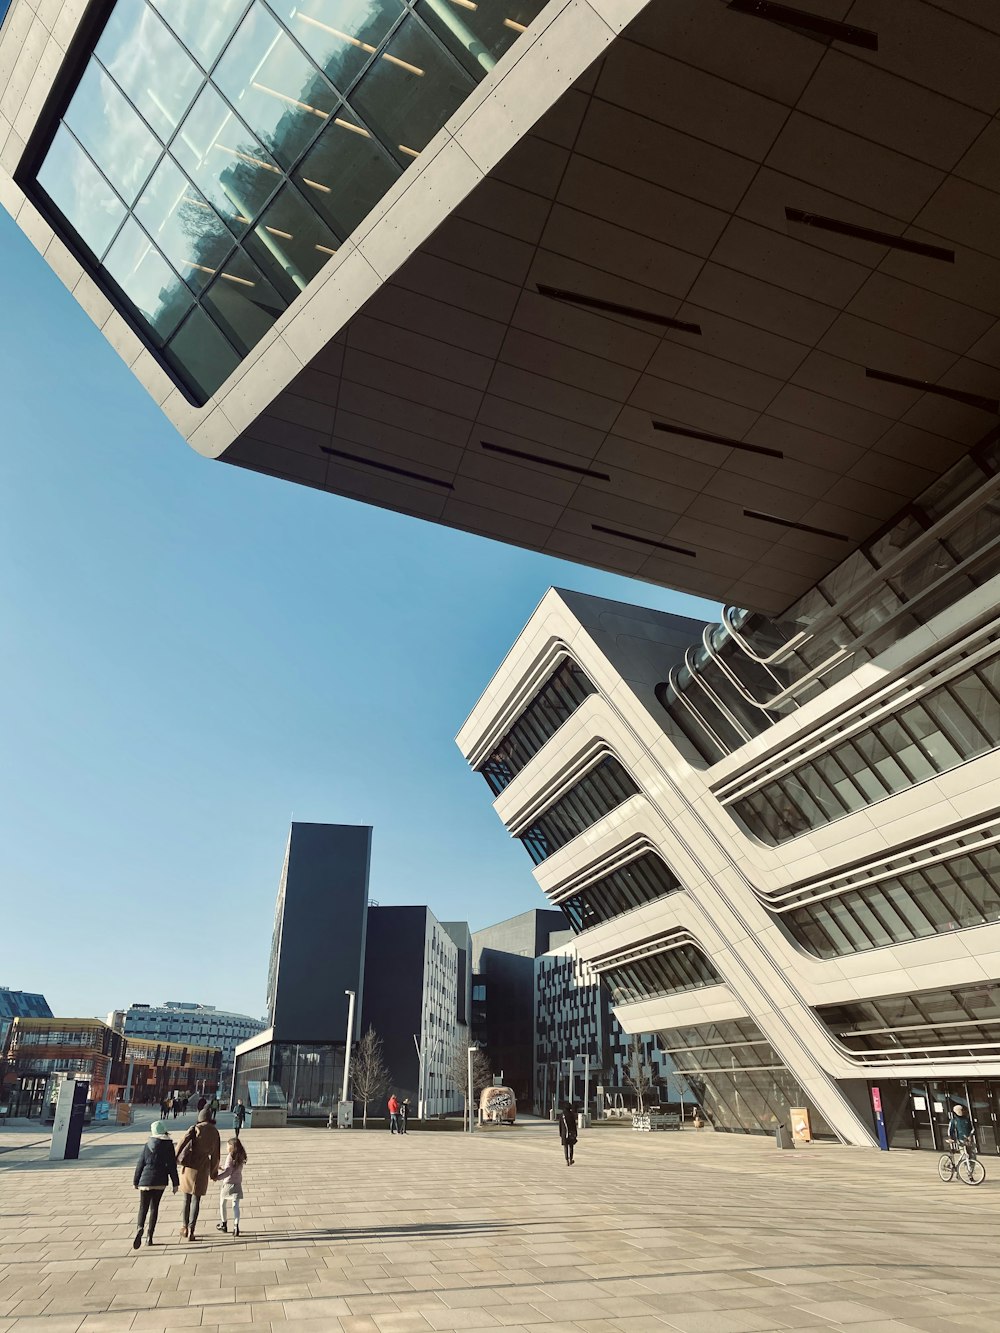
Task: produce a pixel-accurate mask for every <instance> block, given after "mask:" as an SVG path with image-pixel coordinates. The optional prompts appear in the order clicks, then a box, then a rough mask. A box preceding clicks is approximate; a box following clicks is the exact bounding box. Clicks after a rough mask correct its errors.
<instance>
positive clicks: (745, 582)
mask: <svg viewBox="0 0 1000 1333" xmlns="http://www.w3.org/2000/svg"><path fill="white" fill-rule="evenodd" d="M2 8H4V6H0V9H2ZM998 67H1000V11H998V10H997V7H996V6H995V5H992V4H990V3H988V2H983V0H979V2H977V0H962V3H959V0H948V3H945V2H944V0H905V2H904V0H855V2H854V3H853V4H849V3H848V2H847V0H841V3H832V2H830V3H828V2H827V0H823V2H822V3H821V0H798V3H797V4H793V5H789V4H775V3H772V2H771V0H651V2H650V3H648V4H647V3H645V0H548V3H542V0H480V2H479V3H478V4H472V3H468V2H467V0H373V3H372V4H370V5H369V4H366V5H356V4H354V3H353V0H308V3H292V0H253V3H251V2H250V0H212V3H211V4H206V2H205V0H13V2H12V3H10V5H9V8H8V9H7V13H6V18H5V19H3V21H2V26H0V204H2V205H3V206H4V207H5V208H6V209H7V210H8V212H9V213H10V214H11V215H12V216H13V217H14V219H15V220H16V223H17V225H18V227H20V229H21V230H22V231H23V233H24V234H25V236H26V237H27V238H28V239H29V240H30V241H31V243H32V244H33V245H34V246H35V247H36V248H37V250H38V251H39V253H40V254H41V256H42V257H43V259H44V262H45V263H46V264H48V265H49V266H50V268H51V269H52V270H53V271H54V272H55V273H56V274H57V275H58V277H59V278H60V280H61V281H62V282H63V283H64V284H65V285H66V287H67V289H68V291H69V292H70V293H71V294H72V298H73V299H74V300H76V301H77V302H78V303H79V305H80V306H81V307H82V308H83V309H84V310H85V311H86V312H87V314H88V315H89V316H90V317H91V318H92V319H93V320H94V321H95V323H96V324H97V325H98V326H99V327H100V328H101V330H102V332H103V333H104V335H105V337H106V338H107V340H108V342H109V343H110V345H111V346H112V347H113V348H114V350H115V351H116V352H117V353H118V354H119V355H120V357H121V358H122V359H123V360H124V361H125V363H126V364H127V365H128V367H129V368H130V369H131V371H132V373H133V374H134V375H135V376H136V377H137V378H138V379H139V380H140V381H141V382H142V383H143V384H144V385H145V386H146V388H147V389H148V391H149V392H150V394H151V395H152V396H153V398H154V399H155V401H156V402H157V403H158V404H159V405H160V406H161V408H162V410H163V412H164V414H165V415H166V416H167V417H168V418H169V420H170V421H171V422H172V423H173V424H174V425H175V426H176V427H177V430H178V431H179V432H180V434H181V435H182V436H183V437H184V438H185V439H186V440H187V441H188V442H189V443H190V445H191V447H192V448H194V449H195V450H197V451H198V452H199V453H201V454H202V455H204V456H205V457H206V458H211V459H215V458H220V459H223V460H224V461H226V462H229V463H233V464H236V465H237V466H240V467H247V468H253V469H257V470H259V471H261V472H264V473H267V474H269V475H273V476H276V477H280V478H284V479H286V480H290V481H295V482H299V483H300V484H302V485H307V486H311V487H315V488H319V489H324V490H330V491H333V492H336V493H338V494H343V495H349V496H352V497H355V498H357V499H360V500H364V501H366V502H368V503H372V504H376V505H380V506H383V507H386V508H390V509H395V510H398V511H400V512H403V513H406V514H411V515H416V516H420V517H424V518H428V519H430V520H432V521H435V522H440V523H444V524H448V525H450V526H453V527H457V528H462V529H465V530H467V531H470V532H475V533H480V534H483V535H485V536H488V537H495V538H499V539H501V540H504V541H508V542H513V543H517V544H520V545H522V546H526V547H530V548H534V549H538V550H544V551H547V552H550V553H552V554H555V555H559V556H563V557H566V558H569V559H571V560H578V561H582V562H583V563H586V564H591V565H597V566H600V567H603V568H605V569H611V570H615V571H619V572H622V573H627V574H634V575H636V576H638V577H640V578H643V579H646V580H649V581H651V582H654V583H660V584H667V585H669V586H673V587H679V588H684V589H687V590H689V591H692V592H696V593H701V594H705V595H707V596H712V597H715V598H717V599H718V600H719V601H723V600H725V601H728V602H731V603H733V604H734V605H738V606H749V607H753V608H755V609H758V610H761V611H767V612H771V613H774V612H780V611H782V610H783V609H784V608H785V607H786V606H787V605H788V603H789V602H790V601H792V600H794V599H795V598H797V597H799V596H801V595H802V594H803V593H805V592H806V591H807V590H808V588H810V587H811V586H812V585H813V584H814V583H816V581H817V580H818V579H820V578H821V577H823V576H824V575H825V574H827V573H828V572H829V571H830V569H831V568H832V567H833V566H834V565H835V564H836V563H837V562H838V561H839V560H840V558H841V556H842V554H843V552H844V542H845V541H846V542H849V543H856V542H858V541H861V540H863V539H866V538H868V537H870V536H871V535H872V534H873V533H874V532H875V531H877V530H878V528H879V527H880V526H881V525H882V524H884V523H885V522H886V521H887V520H888V519H889V518H890V517H891V516H892V515H893V514H894V513H895V512H896V511H897V510H898V509H899V508H900V506H901V505H902V504H903V503H905V502H906V501H907V500H909V499H912V498H913V497H914V496H916V495H917V494H918V493H919V492H920V491H921V490H923V489H924V488H925V487H926V486H927V485H928V484H929V483H930V482H931V481H933V479H934V478H935V477H936V476H939V475H940V474H941V473H942V472H943V471H944V470H945V469H946V468H947V467H948V466H949V465H950V463H952V462H953V461H954V460H955V459H956V458H957V457H958V456H960V455H961V454H963V453H964V452H966V451H967V450H968V449H969V448H970V447H971V446H972V445H973V444H975V443H976V442H977V441H978V440H979V439H980V438H981V437H982V435H983V434H984V433H985V431H987V430H988V429H990V427H991V426H992V424H993V421H994V420H995V415H994V414H995V411H996V399H997V396H998V393H1000V382H998V381H1000V371H998V353H997V350H996V349H997V346H998V339H997V318H998V316H1000V250H998V243H997V235H998V228H997V226H996V222H995V219H996V218H997V217H998V216H1000V178H998V176H997V171H996V160H997V155H996V151H995V139H996V121H995V117H996V115H997V112H998V111H1000V84H998V81H997V78H996V70H997V68H998ZM68 299H69V297H67V300H68Z"/></svg>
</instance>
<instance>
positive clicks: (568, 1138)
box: [559, 1102, 577, 1166]
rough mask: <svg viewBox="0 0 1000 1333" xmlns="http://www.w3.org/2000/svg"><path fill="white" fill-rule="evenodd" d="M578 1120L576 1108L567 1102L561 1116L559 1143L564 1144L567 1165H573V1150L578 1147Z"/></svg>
mask: <svg viewBox="0 0 1000 1333" xmlns="http://www.w3.org/2000/svg"><path fill="white" fill-rule="evenodd" d="M576 1137H577V1120H576V1107H575V1106H574V1105H573V1103H572V1102H567V1103H566V1105H565V1106H564V1107H563V1109H562V1114H561V1115H560V1116H559V1141H560V1142H561V1143H562V1146H563V1152H564V1153H565V1154H566V1165H567V1166H572V1165H573V1149H574V1148H575V1147H576Z"/></svg>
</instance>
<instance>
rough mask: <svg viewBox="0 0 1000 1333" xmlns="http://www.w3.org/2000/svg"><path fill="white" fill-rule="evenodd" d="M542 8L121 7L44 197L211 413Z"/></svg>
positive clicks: (198, 2) (62, 137) (313, 1)
mask: <svg viewBox="0 0 1000 1333" xmlns="http://www.w3.org/2000/svg"><path fill="white" fill-rule="evenodd" d="M541 7H542V2H541V0H510V2H509V3H505V4H504V5H503V7H502V8H503V10H504V14H503V15H502V16H501V15H499V13H498V12H496V11H493V10H489V9H488V7H484V6H480V8H481V9H482V10H483V13H482V14H481V15H480V13H479V9H477V7H476V6H475V5H465V4H464V3H463V4H459V5H454V4H452V3H450V0H430V3H425V0H419V3H418V2H417V0H372V3H361V0H310V3H309V4H308V5H300V4H293V3H291V2H290V0H266V2H265V0H254V3H251V4H248V3H246V0H211V3H207V0H117V3H116V4H115V5H114V6H113V7H112V8H111V10H110V14H109V17H108V20H107V23H106V25H105V27H104V29H103V31H102V33H101V35H100V37H99V39H98V41H97V43H96V46H95V47H94V50H93V51H92V53H91V54H90V57H89V59H88V60H87V62H86V64H85V66H84V68H83V69H82V71H81V72H80V75H79V78H78V82H77V85H76V87H75V89H74V91H73V92H72V94H71V96H70V98H69V102H68V105H67V106H66V109H65V112H64V114H63V116H62V118H61V120H60V121H59V122H58V123H56V124H54V125H53V126H52V136H51V138H50V140H49V142H48V144H47V146H46V147H45V149H44V151H43V152H42V154H41V158H40V160H39V161H38V162H37V163H36V164H35V168H34V183H35V184H36V186H37V189H36V191H34V193H35V194H36V201H37V202H38V203H39V204H40V205H41V206H42V207H43V209H44V210H45V211H46V213H48V214H49V216H50V217H51V219H52V221H53V224H54V225H55V226H56V227H57V229H58V230H60V231H61V232H62V234H63V235H64V238H65V239H66V240H68V241H69V242H70V243H71V244H72V245H73V246H74V248H75V249H76V250H77V251H78V253H79V254H80V257H81V259H83V260H84V262H85V263H87V264H88V267H89V268H90V269H91V271H92V272H93V273H94V274H95V276H96V277H97V278H98V280H99V281H101V282H102V285H103V286H105V287H106V288H107V290H108V294H109V295H110V296H111V298H112V299H113V300H115V301H116V302H117V303H118V305H119V306H120V308H121V309H122V310H123V312H124V313H126V314H127V315H128V316H129V317H130V318H131V320H132V322H133V323H134V325H135V326H136V328H137V329H138V331H139V332H140V334H141V336H142V337H143V339H144V341H145V342H146V344H147V346H148V347H149V348H150V349H151V350H152V351H153V353H154V355H156V357H157V359H158V360H159V361H160V363H161V364H162V365H164V367H166V368H167V369H169V370H171V371H172V372H173V373H174V375H175V378H176V379H177V380H178V382H179V383H180V385H181V387H182V388H183V389H184V390H185V392H186V394H187V395H188V397H189V398H190V399H191V400H192V401H194V402H197V403H201V402H204V401H205V400H206V399H207V398H209V397H210V396H211V395H212V394H213V393H214V392H215V390H216V389H218V388H219V386H220V385H221V384H222V382H223V381H224V380H225V379H226V378H227V377H228V375H230V374H231V373H232V371H233V370H234V369H235V368H236V366H237V365H238V364H239V363H240V361H241V360H242V359H243V358H244V357H245V356H246V355H247V354H248V353H249V352H250V350H251V349H252V348H253V347H254V346H255V345H256V344H257V343H258V342H259V341H260V339H261V338H262V337H263V336H264V334H265V333H266V332H267V330H268V329H269V328H270V327H271V326H272V325H273V323H274V321H275V320H276V319H277V318H278V317H279V316H280V315H281V313H282V312H283V311H284V310H285V309H286V308H287V306H288V305H289V304H290V303H291V302H292V301H293V300H294V299H295V298H296V296H297V295H298V294H299V293H300V292H301V291H302V290H303V289H304V288H305V286H306V285H307V284H308V283H309V282H310V281H311V280H312V278H314V277H315V276H316V274H317V273H318V272H319V270H320V269H321V268H322V266H323V265H324V264H325V263H326V262H327V260H328V259H329V258H330V256H331V255H333V254H335V253H336V251H337V249H338V247H339V246H340V245H341V243H342V242H343V241H344V240H345V239H346V238H347V237H348V236H349V234H350V233H351V232H352V231H353V230H354V228H355V227H356V226H357V225H358V223H359V222H360V221H361V220H362V219H363V218H364V217H365V216H366V215H367V214H368V213H369V212H370V211H371V209H372V208H373V207H374V206H375V204H377V203H378V201H379V200H380V199H381V198H382V196H383V195H384V194H385V192H386V190H387V189H388V188H389V187H390V186H391V185H392V183H393V182H394V181H395V180H396V178H397V177H398V176H399V175H400V174H401V173H402V172H403V171H405V170H406V168H407V166H408V165H409V164H410V163H411V162H412V161H413V160H414V159H415V158H416V157H419V155H420V153H421V152H422V151H423V149H424V148H425V147H426V146H427V144H428V142H429V141H430V140H431V139H432V138H433V137H434V135H435V134H436V133H437V132H438V130H439V129H440V128H441V126H442V125H443V124H444V123H445V121H446V120H447V119H448V118H449V117H450V116H451V114H452V113H453V112H454V111H455V110H456V108H457V107H458V106H459V105H460V104H461V103H462V102H463V101H464V100H465V98H466V97H467V96H468V95H469V93H470V92H471V91H472V89H473V88H474V87H475V86H476V84H477V83H478V82H479V81H480V80H481V79H482V78H483V77H484V76H485V74H486V73H487V72H488V70H489V69H490V68H492V64H493V63H494V61H495V58H496V55H499V54H502V52H503V50H505V49H506V47H507V46H508V45H509V44H510V43H511V42H512V41H515V40H516V38H517V36H518V34H519V33H520V32H521V31H522V30H523V28H524V27H525V26H526V25H527V24H528V23H530V22H531V20H532V19H533V18H534V17H535V15H536V14H537V13H538V12H539V10H540V9H541ZM5 9H6V6H5V5H4V4H3V0H0V16H2V13H3V12H4V11H5ZM28 184H29V185H30V182H29V183H28Z"/></svg>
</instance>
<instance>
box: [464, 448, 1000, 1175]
mask: <svg viewBox="0 0 1000 1333" xmlns="http://www.w3.org/2000/svg"><path fill="white" fill-rule="evenodd" d="M982 461H983V460H982V459H980V462H981V463H982ZM971 469H972V464H971V462H970V460H965V461H964V462H963V463H962V464H961V465H959V467H958V468H957V469H956V470H955V471H954V472H953V474H949V477H948V478H946V482H945V484H944V485H943V486H942V487H940V488H938V489H937V490H936V495H937V498H938V501H939V502H941V501H943V502H944V504H945V505H946V506H949V505H952V504H954V502H955V501H954V497H955V496H958V495H962V496H963V497H968V495H969V493H970V492H972V493H974V494H975V495H978V497H979V503H980V506H981V505H982V503H983V502H984V501H985V499H986V498H988V497H989V496H990V495H992V493H993V491H994V489H995V482H994V480H993V474H992V472H991V470H990V468H989V466H987V465H985V464H984V465H983V467H982V470H981V471H980V472H978V473H976V474H975V475H973V471H972V470H971ZM927 502H928V497H922V498H921V500H920V501H918V506H917V511H916V512H918V513H919V512H920V511H921V510H920V507H921V505H923V504H924V503H927ZM963 503H965V500H964V499H963ZM928 530H929V527H928V526H927V525H917V527H916V528H915V531H916V532H918V533H919V534H920V536H919V540H917V539H914V544H912V545H910V546H908V544H907V540H905V539H903V538H902V537H900V536H899V530H898V525H897V527H896V528H893V527H891V526H890V529H889V532H890V533H893V532H894V533H895V534H896V537H897V541H896V544H895V546H893V547H892V549H891V550H889V548H888V547H887V546H886V544H885V543H884V542H883V543H882V546H881V547H880V546H879V542H880V540H881V539H876V540H875V541H874V542H873V543H870V544H868V545H867V546H866V547H862V548H859V551H856V552H854V553H853V554H852V555H851V556H849V557H848V559H847V560H846V561H845V562H844V564H843V565H842V566H841V567H840V568H839V570H835V571H834V572H833V574H831V576H830V578H829V579H828V580H825V581H824V586H823V589H822V591H823V594H824V595H823V596H822V597H816V598H812V599H811V604H810V595H807V597H806V598H804V599H803V602H802V603H799V604H797V606H796V607H793V608H791V609H790V611H789V612H788V613H786V616H785V617H784V618H783V619H782V620H781V621H774V622H771V621H765V620H764V619H763V618H762V617H759V616H747V615H745V614H743V613H736V614H734V613H727V620H728V624H729V627H728V628H723V627H722V626H719V627H718V628H717V629H715V630H712V629H711V628H710V627H704V626H702V625H701V624H699V623H697V622H694V621H691V620H686V619H683V618H680V617H677V616H672V615H667V614H664V613H661V612H656V611H651V610H645V609H642V608H639V607H633V606H625V605H622V604H619V603H614V602H609V601H604V600H602V599H599V598H594V597H587V596H583V595H581V594H576V593H570V592H565V591H562V590H558V589H551V590H550V591H549V592H548V593H547V594H546V595H545V597H544V598H543V599H542V602H541V604H540V605H539V607H538V609H537V610H536V611H535V613H534V614H533V615H532V617H531V619H530V620H529V622H528V624H527V626H526V627H525V628H524V630H523V631H522V633H521V634H520V636H519V637H518V639H517V641H516V643H515V644H514V646H513V648H512V649H511V651H510V653H509V654H508V655H507V657H506V659H505V660H504V662H503V664H502V666H501V667H500V669H499V670H498V671H497V673H496V675H495V676H494V678H493V680H492V681H491V682H490V685H489V687H488V688H487V690H486V692H485V694H484V695H483V697H482V699H481V700H480V701H479V703H478V705H477V707H476V708H475V710H474V711H473V713H472V715H471V716H470V718H469V719H468V721H467V722H466V723H465V725H464V727H463V728H462V730H461V732H460V734H459V737H458V744H459V746H460V748H461V749H462V751H463V753H464V754H465V756H466V758H467V759H468V761H469V763H470V765H471V766H472V767H473V768H475V769H477V770H480V771H482V772H483V775H484V776H485V777H486V778H487V780H488V782H489V785H490V787H491V788H492V790H493V792H494V795H495V801H494V806H495V809H496V812H497V814H498V816H499V817H500V819H501V820H502V821H503V823H504V824H505V826H506V827H507V828H508V830H509V831H510V833H511V834H512V835H513V836H515V837H518V838H520V839H521V840H522V841H523V842H524V844H525V847H526V849H527V850H528V851H529V853H530V854H531V856H532V859H533V860H534V861H535V863H536V864H535V875H536V878H537V880H538V883H539V885H540V887H541V888H542V889H543V891H544V892H545V893H546V895H547V896H548V897H549V898H550V900H551V901H552V902H553V903H554V904H556V905H559V906H562V907H563V909H564V911H565V912H566V915H567V918H568V920H569V923H570V924H571V925H572V927H573V929H574V930H575V931H576V932H577V936H578V937H577V941H576V947H577V948H578V950H579V953H580V956H581V957H582V958H583V959H584V960H585V961H586V962H587V963H588V964H589V965H590V966H591V967H593V968H595V969H596V970H597V971H599V972H600V973H601V974H602V975H603V978H604V980H605V981H606V982H607V984H608V985H609V987H610V989H611V995H612V1001H613V1003H614V1006H615V1013H616V1016H617V1018H618V1020H619V1022H620V1023H621V1024H622V1026H623V1027H624V1029H625V1030H626V1031H627V1032H650V1031H652V1032H656V1033H657V1034H658V1035H659V1039H660V1042H661V1044H662V1045H663V1046H664V1048H665V1049H666V1050H667V1051H669V1052H670V1053H671V1055H672V1057H673V1059H674V1061H675V1063H676V1065H677V1068H678V1070H679V1071H680V1072H681V1074H682V1075H684V1076H686V1077H687V1079H688V1081H689V1083H690V1085H691V1088H692V1090H693V1091H694V1093H695V1095H696V1097H697V1098H698V1100H699V1101H700V1103H701V1104H702V1106H703V1108H704V1110H705V1111H706V1113H707V1114H708V1116H709V1118H710V1119H711V1120H712V1121H713V1122H714V1123H715V1125H716V1127H717V1128H720V1129H727V1130H734V1131H742V1132H768V1131H771V1130H773V1128H774V1125H775V1123H776V1122H778V1121H782V1122H785V1123H787V1120H788V1116H789V1112H790V1110H791V1109H792V1108H793V1107H798V1106H801V1107H805V1108H806V1109H807V1110H808V1111H809V1113H810V1119H811V1128H812V1133H813V1136H814V1137H822V1136H830V1137H837V1138H839V1139H841V1140H843V1141H845V1142H848V1143H852V1144H856V1145H859V1146H867V1147H875V1146H879V1144H880V1142H881V1143H882V1144H883V1146H890V1147H909V1148H912V1147H927V1148H930V1147H935V1146H938V1145H939V1144H940V1142H941V1140H942V1138H943V1134H944V1128H945V1126H946V1124H947V1120H948V1116H949V1113H950V1111H951V1108H952V1106H953V1105H956V1104H957V1105H963V1106H969V1107H971V1110H972V1113H973V1118H974V1120H975V1122H976V1125H977V1132H978V1136H979V1142H980V1148H981V1150H983V1151H986V1152H995V1151H1000V1145H998V1141H997V1135H996V1131H995V1112H996V1109H997V1106H998V1103H1000V850H998V849H1000V808H998V800H997V796H996V792H997V779H998V777H1000V754H998V747H1000V640H998V638H997V623H996V615H995V606H996V602H997V593H998V588H1000V575H997V574H995V573H994V571H993V562H994V555H993V549H992V543H993V540H994V534H993V523H992V521H986V520H985V519H983V521H982V522H981V523H980V524H979V526H978V528H976V530H975V532H971V531H969V530H967V529H963V531H964V534H965V535H964V538H963V540H964V542H965V547H966V549H965V550H962V551H958V550H955V549H953V548H951V547H950V545H949V544H948V543H947V542H946V541H944V540H943V539H942V541H941V543H939V544H938V545H936V546H935V545H934V543H933V542H932V543H930V544H928V543H927V541H926V540H925V538H926V533H927V532H928ZM908 551H909V557H907V552H908ZM880 556H885V557H886V558H887V559H888V560H891V561H892V565H891V569H890V575H891V577H890V576H889V575H887V576H885V578H880V577H879V571H880V565H879V560H880ZM859 557H864V558H865V560H866V561H867V568H868V572H869V574H870V575H871V578H870V579H869V585H870V586H869V588H868V594H867V596H868V600H867V601H866V602H864V603H863V604H862V605H859V603H858V598H857V579H856V578H854V577H851V576H850V575H851V571H852V570H854V571H855V572H856V569H857V565H856V561H857V560H858V559H859ZM935 563H936V564H937V567H935ZM973 567H975V569H976V570H977V571H978V572H977V574H976V576H975V577H972V578H969V577H967V572H968V570H969V569H971V568H973ZM928 571H930V572H928ZM882 572H883V573H884V570H883V571H882ZM875 585H877V595H875V596H872V595H871V588H872V586H875ZM931 586H933V589H934V592H933V596H925V588H927V587H931ZM892 589H895V595H894V596H890V591H891V590H892ZM907 589H909V593H910V595H909V596H908V595H907ZM817 591H819V590H817ZM915 602H916V603H917V604H919V605H921V606H923V608H924V609H925V611H926V614H925V615H923V616H918V615H917V614H916V613H915V612H914V610H913V609H912V608H913V605H914V603H915ZM845 606H848V607H849V609H845ZM872 608H875V609H872ZM831 624H835V625H836V626H837V631H836V634H835V635H834V636H830V634H829V633H828V629H829V626H830V625H831ZM768 636H770V640H769V642H768V643H765V640H766V639H767V638H768ZM768 656H770V659H771V660H770V661H769V662H764V661H763V659H766V658H767V657H768ZM569 673H573V676H574V679H575V682H576V683H575V686H574V688H573V690H572V691H571V692H569V693H567V692H566V690H565V688H564V683H565V681H566V680H567V679H568V678H569ZM779 690H780V691H784V692H785V695H786V697H787V698H788V699H790V700H791V703H790V705H785V704H782V705H779V706H777V707H776V706H775V705H774V703H773V701H772V698H771V695H772V694H773V693H776V692H778V691H779ZM764 691H768V693H766V694H764V700H765V703H766V704H767V707H763V706H762V705H761V703H760V702H759V697H758V696H759V695H761V694H763V692H764ZM609 775H610V776H609Z"/></svg>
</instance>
